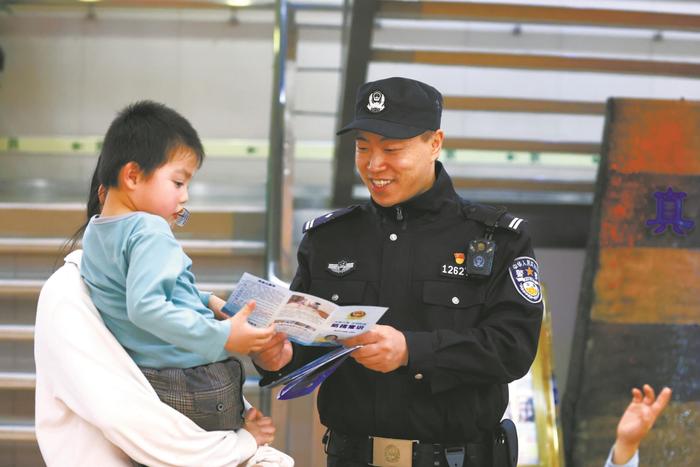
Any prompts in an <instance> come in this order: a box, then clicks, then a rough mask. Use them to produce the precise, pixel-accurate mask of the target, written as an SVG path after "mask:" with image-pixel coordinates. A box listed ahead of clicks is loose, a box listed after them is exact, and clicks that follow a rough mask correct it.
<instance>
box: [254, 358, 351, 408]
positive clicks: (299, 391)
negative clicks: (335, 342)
mask: <svg viewBox="0 0 700 467" xmlns="http://www.w3.org/2000/svg"><path fill="white" fill-rule="evenodd" d="M360 347H362V346H361V345H356V346H354V347H342V346H341V347H338V348H337V349H335V350H332V351H330V352H328V353H327V354H324V355H322V356H321V357H319V358H317V359H316V360H314V361H312V362H310V363H307V364H306V365H304V366H302V367H301V368H298V369H296V370H294V371H292V372H291V373H289V374H287V375H285V376H283V377H281V378H280V379H278V380H276V381H273V382H271V383H269V384H266V385H264V386H263V387H265V388H274V387H276V386H280V385H284V386H283V387H282V389H281V390H280V392H279V393H278V394H277V399H279V400H288V399H294V398H297V397H301V396H305V395H307V394H310V393H311V392H313V390H314V389H316V387H317V386H318V385H319V384H321V383H322V382H323V381H324V380H325V379H326V378H328V376H330V375H331V373H333V372H334V371H335V370H336V369H337V368H338V367H339V366H340V364H341V363H343V362H344V361H345V359H346V358H348V357H349V356H350V353H352V352H353V351H354V350H357V349H359V348H360Z"/></svg>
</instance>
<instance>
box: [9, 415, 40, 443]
mask: <svg viewBox="0 0 700 467" xmlns="http://www.w3.org/2000/svg"><path fill="white" fill-rule="evenodd" d="M0 441H29V442H36V430H35V429H34V421H33V420H27V421H26V423H8V422H2V423H0Z"/></svg>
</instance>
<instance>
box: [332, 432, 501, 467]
mask: <svg viewBox="0 0 700 467" xmlns="http://www.w3.org/2000/svg"><path fill="white" fill-rule="evenodd" d="M323 443H324V445H325V452H326V454H330V455H332V456H336V457H339V458H342V459H346V460H353V461H355V462H362V463H365V464H370V465H371V464H372V461H373V445H374V439H373V438H372V437H371V436H350V435H345V434H342V433H338V432H337V431H331V430H328V431H327V432H326V434H325V435H324V437H323ZM458 450H463V452H464V463H463V467H490V466H491V450H492V445H491V444H490V443H489V444H487V443H466V444H451V443H447V444H441V443H421V442H419V441H414V442H413V446H412V451H413V464H412V465H413V467H434V466H448V465H450V464H448V463H447V459H446V457H445V456H446V454H445V453H446V451H447V452H456V451H458Z"/></svg>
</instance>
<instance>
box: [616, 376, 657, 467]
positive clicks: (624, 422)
mask: <svg viewBox="0 0 700 467" xmlns="http://www.w3.org/2000/svg"><path fill="white" fill-rule="evenodd" d="M643 390H644V394H643V395H642V391H640V390H639V389H637V388H634V389H632V401H631V402H630V404H629V405H628V406H627V409H626V410H625V413H623V414H622V417H621V418H620V422H619V423H618V425H617V438H616V439H615V448H614V450H613V459H612V460H613V463H615V464H625V463H627V462H628V461H629V460H630V459H631V458H632V456H634V453H635V452H636V451H637V449H639V444H640V443H641V441H642V439H644V437H645V436H646V435H647V434H648V433H649V430H651V427H652V426H654V423H655V422H656V419H657V418H658V416H659V414H661V412H663V410H664V409H665V408H666V406H667V405H668V402H669V401H670V400H671V389H670V388H667V387H665V388H663V390H662V391H661V393H659V397H658V398H657V397H656V395H655V393H654V389H653V388H652V387H651V386H649V385H648V384H645V385H644V387H643Z"/></svg>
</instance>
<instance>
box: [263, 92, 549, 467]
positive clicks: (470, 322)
mask: <svg viewBox="0 0 700 467" xmlns="http://www.w3.org/2000/svg"><path fill="white" fill-rule="evenodd" d="M441 113H442V96H441V94H440V93H439V92H438V91H437V90H436V89H435V88H433V87H431V86H429V85H427V84H425V83H421V82H419V81H414V80H410V79H405V78H388V79H383V80H379V81H374V82H369V83H366V84H364V85H362V86H361V87H360V89H359V91H358V94H357V100H356V108H355V119H354V120H353V121H352V122H351V123H349V124H348V125H347V126H345V127H344V128H342V129H341V130H340V132H339V134H341V133H345V132H349V131H354V132H355V135H356V150H355V162H356V166H357V170H358V172H359V174H360V177H361V178H362V181H363V182H364V184H365V185H366V186H367V188H368V189H369V192H370V195H371V200H370V201H369V202H367V203H365V204H362V205H358V206H351V207H348V208H344V209H340V210H338V211H335V212H332V213H330V214H326V215H324V216H321V217H319V218H317V219H313V220H310V221H309V222H307V223H306V224H305V226H304V232H305V236H304V238H303V240H302V242H301V245H300V247H299V252H298V260H299V269H298V270H297V273H296V276H295V277H294V280H293V282H292V286H291V288H292V289H293V290H298V291H302V292H309V293H311V294H314V295H317V296H320V297H322V298H325V299H327V300H331V301H333V302H335V303H337V304H339V305H349V304H365V305H380V306H386V307H388V308H389V309H388V311H387V312H386V313H385V314H384V316H383V317H382V319H381V320H380V322H379V324H378V325H376V326H375V327H374V328H372V329H371V330H370V331H368V332H366V333H364V334H362V335H360V336H358V337H355V338H352V339H349V340H346V341H345V344H346V345H356V344H361V345H363V347H362V348H361V349H359V350H356V351H355V352H353V354H352V356H353V359H348V360H346V361H345V362H344V363H343V364H342V365H341V367H340V368H339V369H338V370H337V371H336V372H335V373H334V374H332V375H331V376H330V377H329V378H328V379H327V380H326V381H325V382H324V383H323V384H322V386H321V388H320V392H319V396H318V408H319V413H320V416H321V422H322V423H323V424H324V425H325V426H326V427H328V429H329V431H328V432H327V434H326V436H325V437H324V442H325V448H326V452H327V455H328V466H329V467H359V466H362V467H364V466H368V465H381V466H383V465H391V466H411V465H412V466H416V467H418V466H426V467H428V466H429V467H434V466H450V467H460V466H465V467H466V466H470V467H471V466H475V467H484V466H490V465H492V462H494V460H493V451H492V450H493V447H494V443H493V436H494V432H495V430H496V429H497V427H498V426H499V422H500V420H501V417H502V416H503V413H504V410H505V408H506V405H507V403H508V389H507V383H508V382H510V381H513V380H515V379H517V378H520V377H521V376H523V375H524V374H525V373H526V372H527V371H528V369H529V368H530V365H531V364H532V361H533V359H534V357H535V352H536V349H537V341H538V336H539V329H540V324H541V319H542V295H541V290H540V283H539V268H538V265H537V261H535V259H534V256H533V252H532V247H531V244H530V237H529V235H528V234H527V231H526V222H525V221H524V220H523V219H520V218H518V217H515V216H513V215H510V214H508V213H507V212H505V210H502V209H497V208H492V207H487V206H484V205H478V204H471V203H469V202H466V201H464V200H462V199H461V198H460V197H459V196H458V195H457V194H456V193H455V190H454V188H453V186H452V182H451V180H450V177H449V176H448V174H447V172H446V171H445V169H444V167H443V166H442V164H441V163H440V162H439V161H438V160H437V159H438V156H439V155H440V151H441V149H442V143H443V139H444V133H443V131H442V130H441V129H440V118H441ZM323 352H324V351H323V350H320V349H318V348H313V347H303V346H297V345H296V344H295V345H292V344H290V343H289V341H288V340H286V338H285V336H284V335H282V334H280V335H277V336H275V338H274V339H273V340H272V342H271V343H270V344H269V346H268V347H267V348H266V349H265V350H263V351H262V352H260V353H259V354H257V355H255V356H254V361H255V363H256V364H257V365H258V367H259V368H260V369H262V370H263V374H264V375H265V376H266V378H274V377H277V376H279V375H281V374H283V373H287V372H289V371H291V370H292V369H294V368H296V367H298V366H300V365H301V364H302V363H304V362H307V361H309V360H310V359H312V358H314V357H316V356H318V355H320V354H321V353H323Z"/></svg>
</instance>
